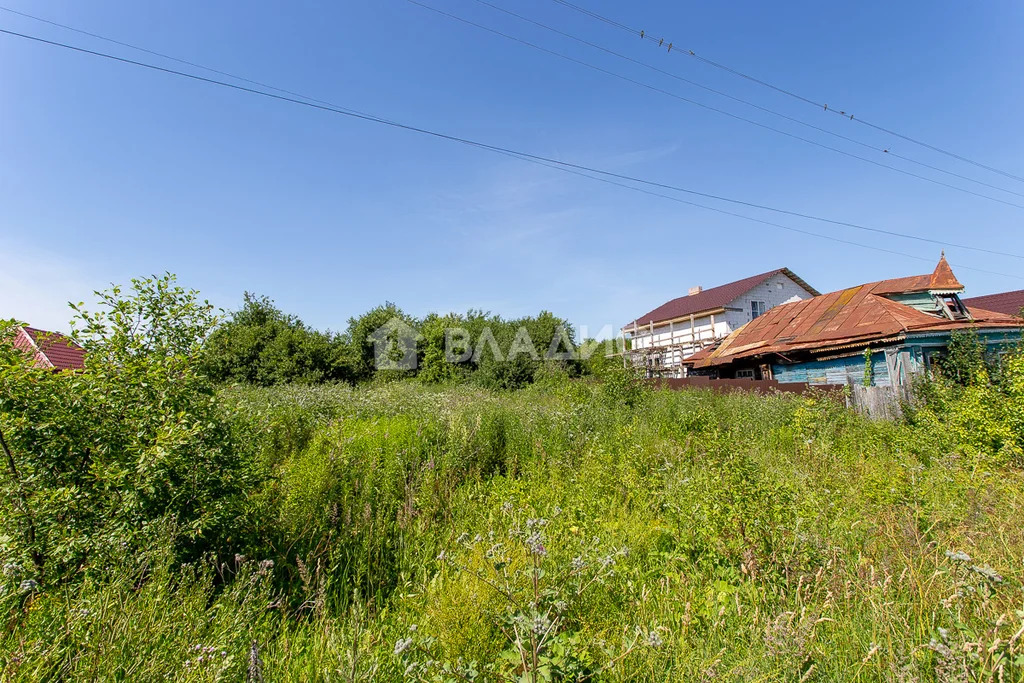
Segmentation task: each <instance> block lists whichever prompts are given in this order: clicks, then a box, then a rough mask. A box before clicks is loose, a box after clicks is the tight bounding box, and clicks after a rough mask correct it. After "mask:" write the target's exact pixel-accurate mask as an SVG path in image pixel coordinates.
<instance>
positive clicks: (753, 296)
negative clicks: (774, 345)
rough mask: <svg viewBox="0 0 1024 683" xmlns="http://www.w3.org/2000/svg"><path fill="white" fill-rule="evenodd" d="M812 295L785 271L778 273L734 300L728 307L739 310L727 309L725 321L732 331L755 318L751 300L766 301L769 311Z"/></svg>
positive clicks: (766, 307) (766, 308)
mask: <svg viewBox="0 0 1024 683" xmlns="http://www.w3.org/2000/svg"><path fill="white" fill-rule="evenodd" d="M812 296H813V295H812V294H811V293H810V292H808V291H807V290H806V289H804V288H803V287H801V286H800V285H798V284H797V283H795V282H793V281H792V280H790V279H789V278H788V277H787V276H786V275H785V274H784V273H776V274H775V275H773V276H771V277H770V278H768V279H767V280H765V281H764V282H763V283H762V284H760V285H758V286H756V287H754V288H753V289H751V290H750V291H749V292H747V293H745V294H744V295H743V296H741V297H739V298H738V299H735V300H733V301H732V302H731V303H730V304H729V306H728V308H729V309H739V310H727V311H726V312H725V314H724V315H725V321H726V322H727V323H728V325H729V328H730V329H729V331H730V332H732V331H733V330H735V329H737V328H739V327H741V326H742V325H746V324H747V323H749V322H750V321H751V320H753V318H752V317H751V313H750V302H751V301H763V302H765V310H766V311H767V310H769V309H772V308H775V307H776V306H781V305H782V304H785V303H789V302H791V301H797V300H800V299H810V298H811V297H812Z"/></svg>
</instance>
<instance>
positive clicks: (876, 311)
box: [685, 256, 1024, 386]
mask: <svg viewBox="0 0 1024 683" xmlns="http://www.w3.org/2000/svg"><path fill="white" fill-rule="evenodd" d="M963 289H964V287H963V285H962V284H960V282H959V281H958V280H957V278H956V276H955V275H954V274H953V271H952V269H951V268H950V266H949V263H947V262H946V258H945V256H943V257H942V258H941V259H940V260H939V263H938V265H937V266H936V267H935V270H934V272H932V273H931V274H928V275H915V276H911V277H903V278H897V279H892V280H882V281H880V282H872V283H868V284H863V285H858V286H856V287H851V288H849V289H844V290H841V291H838V292H830V293H828V294H822V295H820V296H815V297H813V298H810V299H806V300H803V301H797V302H793V303H787V304H784V305H781V306H778V307H776V308H774V309H772V310H770V311H768V312H767V313H766V314H765V315H763V316H760V317H758V318H757V319H755V320H752V321H750V322H749V323H747V324H746V325H744V326H743V327H741V328H739V329H737V330H735V331H734V332H732V333H731V334H730V335H729V336H728V337H726V338H725V339H723V340H722V341H721V342H719V343H717V344H716V345H715V346H714V347H709V348H707V349H704V350H702V351H701V352H699V353H696V354H694V355H693V356H691V357H690V358H688V359H686V361H685V362H686V364H687V365H689V367H690V368H691V372H693V373H695V374H703V375H711V376H713V377H722V378H726V377H754V378H756V379H762V378H764V379H776V380H778V381H780V382H808V383H810V384H862V383H864V377H865V373H868V374H869V380H870V383H872V384H874V385H879V386H905V385H907V384H909V381H910V378H911V377H912V376H913V375H914V374H916V373H918V372H921V371H923V370H926V369H927V368H929V367H930V365H931V363H932V362H933V361H934V360H935V357H936V356H937V355H938V354H942V353H944V352H945V350H946V348H947V345H948V343H949V338H950V335H951V334H952V333H953V331H955V330H965V329H973V330H975V331H976V332H977V335H978V337H979V339H980V340H981V341H982V342H983V343H984V344H985V345H986V346H987V347H988V348H989V349H990V350H992V351H993V352H1000V351H1002V350H1005V349H1007V348H1009V347H1010V346H1012V345H1014V344H1016V343H1017V342H1018V341H1019V340H1020V339H1021V328H1022V325H1024V323H1022V321H1021V320H1020V319H1019V318H1014V317H1011V316H1008V315H1006V314H1003V313H998V312H995V311H987V310H985V309H983V308H980V307H968V306H966V305H965V304H964V303H963V301H961V299H960V293H961V292H962V291H963ZM868 368H870V370H869V369H868Z"/></svg>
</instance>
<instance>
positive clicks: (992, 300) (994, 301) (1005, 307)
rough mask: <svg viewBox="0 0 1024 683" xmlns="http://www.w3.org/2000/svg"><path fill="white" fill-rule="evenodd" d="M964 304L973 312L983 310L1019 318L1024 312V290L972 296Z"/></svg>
mask: <svg viewBox="0 0 1024 683" xmlns="http://www.w3.org/2000/svg"><path fill="white" fill-rule="evenodd" d="M963 302H964V305H965V306H967V310H969V311H972V312H973V311H974V309H975V308H983V309H985V310H986V311H997V312H999V313H1004V314H1006V315H1016V316H1019V315H1020V312H1021V310H1024V289H1018V290H1017V291H1015V292H1002V293H1000V294H986V295H985V296H972V297H971V298H969V299H964V300H963Z"/></svg>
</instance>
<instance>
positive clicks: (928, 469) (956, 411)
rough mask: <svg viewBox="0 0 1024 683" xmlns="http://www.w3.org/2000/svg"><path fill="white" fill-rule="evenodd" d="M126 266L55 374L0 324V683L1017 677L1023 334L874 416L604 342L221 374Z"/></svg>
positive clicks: (189, 299) (1023, 493) (206, 316)
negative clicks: (281, 379)
mask: <svg viewBox="0 0 1024 683" xmlns="http://www.w3.org/2000/svg"><path fill="white" fill-rule="evenodd" d="M133 286H134V289H135V295H134V296H133V297H124V296H121V295H119V293H118V291H116V290H115V291H114V292H112V293H110V294H109V295H108V298H107V300H106V301H107V310H106V312H104V313H101V314H88V313H82V314H81V315H80V317H79V321H80V323H81V324H82V325H83V326H84V327H83V329H81V330H80V332H79V338H84V339H86V340H89V339H92V342H91V343H90V342H88V341H87V342H86V343H87V350H88V355H87V357H86V367H85V369H84V370H83V371H81V372H75V373H72V372H60V373H54V372H51V371H49V370H45V369H39V368H35V367H33V365H32V363H31V362H30V359H28V358H27V357H26V356H25V354H23V353H20V352H18V351H17V350H16V349H15V348H14V347H13V346H11V345H10V344H0V437H2V438H0V442H2V443H0V450H2V452H3V458H4V463H3V466H2V467H0V493H2V495H0V513H2V514H0V566H2V571H0V613H2V614H3V615H4V619H5V628H4V630H3V633H2V635H0V678H2V679H3V680H10V681H36V680H139V681H155V680H168V679H170V680H183V681H239V680H245V681H250V682H256V681H268V682H269V681H290V680H294V681H310V680H325V681H389V680H393V681H400V680H401V681H404V680H417V681H425V682H426V681H430V682H439V681H444V682H446V681H516V682H517V683H537V682H538V681H681V680H684V681H691V680H692V681H712V680H722V679H727V680H761V681H800V682H805V681H832V680H843V681H848V680H854V681H998V682H1000V683H1002V682H1003V681H1014V680H1022V678H1024V652H1022V648H1024V644H1022V639H1024V592H1022V585H1021V580H1022V569H1024V567H1022V561H1024V532H1022V529H1024V486H1022V484H1024V477H1022V473H1021V467H1022V465H1024V450H1022V448H1024V356H1022V355H1020V354H1017V355H1011V356H1009V357H1008V358H1007V359H1006V362H1005V363H1003V364H1002V365H1001V366H1000V367H998V368H995V370H996V371H997V372H996V373H995V374H992V375H990V374H989V370H988V368H987V367H986V366H985V364H984V363H980V362H977V363H976V362H972V363H971V364H964V365H963V372H960V373H959V374H956V375H954V373H949V374H950V376H955V377H956V379H957V381H956V382H947V381H943V380H941V378H939V379H937V380H935V381H933V382H932V383H931V384H930V385H928V386H925V387H922V390H921V392H920V396H921V400H920V401H919V402H918V403H916V404H915V405H908V406H905V407H904V418H903V419H901V420H900V421H897V422H885V421H871V420H869V419H867V418H864V417H862V416H859V415H857V414H855V413H854V412H851V411H850V410H848V409H847V408H846V407H845V405H844V401H843V399H842V396H840V395H838V394H835V393H832V394H822V395H809V396H793V395H767V396H762V395H753V394H732V395H727V396H723V395H716V394H713V393H710V392H706V391H681V392H672V391H667V390H656V389H654V388H652V387H651V386H649V385H647V384H645V383H643V382H640V381H638V380H637V379H636V378H635V377H633V376H632V375H631V374H630V373H629V372H627V371H625V370H622V369H621V368H620V367H618V366H617V365H616V364H615V363H611V364H607V363H606V364H604V365H603V366H600V367H595V368H592V371H591V372H589V373H581V372H579V371H578V370H579V368H577V369H576V370H577V371H576V372H574V373H570V372H568V371H566V368H562V369H561V370H560V369H558V368H557V367H555V368H549V367H547V366H545V367H543V368H542V369H541V368H532V369H531V372H532V374H531V375H530V381H529V382H527V383H517V384H516V385H515V386H516V387H517V388H509V387H508V386H505V385H502V384H500V383H498V384H496V383H494V382H492V381H490V380H491V379H493V377H494V376H498V375H501V376H506V375H508V373H512V374H514V375H516V376H519V374H518V373H519V370H522V369H523V368H518V369H517V368H512V369H511V370H509V369H508V368H504V366H497V365H496V366H495V367H494V368H492V370H493V372H491V373H490V374H487V373H484V375H483V376H484V379H486V380H488V381H486V382H473V381H467V378H461V379H460V378H458V377H447V375H446V374H445V373H440V374H438V373H433V374H430V373H428V374H426V375H423V376H417V377H415V378H412V379H409V378H406V379H401V378H400V376H399V375H396V374H391V375H388V377H386V378H374V379H372V380H370V381H366V382H362V383H360V384H358V385H357V386H352V385H349V384H342V383H338V384H330V383H321V384H306V385H298V384H281V385H273V386H265V387H259V386H253V385H249V384H240V385H235V386H232V385H224V384H214V383H213V382H212V381H211V380H210V378H209V377H208V376H207V375H206V374H204V371H203V370H201V366H202V363H201V362H200V361H201V359H202V353H203V340H204V338H205V336H206V335H207V334H208V333H209V330H211V329H213V328H214V323H215V320H214V318H213V315H212V311H211V309H210V307H209V305H207V304H204V303H201V302H199V301H198V299H197V298H196V296H195V293H193V292H189V291H186V290H182V289H180V288H177V287H176V286H175V285H174V284H173V279H172V278H164V279H159V280H154V279H149V280H141V281H136V282H135V283H134V285H133ZM140 320H142V321H144V323H145V324H140V323H139V321H140ZM12 329H13V324H11V323H0V338H7V337H9V336H10V331H11V330H12ZM353 338H356V337H353ZM350 341H351V339H349V340H348V342H346V343H349V342H350ZM314 346H315V345H314ZM315 348H317V349H319V348H320V347H319V346H315ZM354 348H355V349H356V351H358V352H359V353H362V352H363V351H366V350H367V349H365V348H361V347H359V346H358V345H356V346H355V347H354ZM356 357H357V358H362V356H360V355H358V354H356ZM353 367H354V366H353ZM502 368H504V369H502ZM528 369H530V368H528ZM506 370H508V372H506ZM513 371H514V372H513ZM502 373H505V375H502ZM442 375H443V377H441V376H442ZM439 377H441V379H440V380H439V379H438V378H439ZM470 379H471V378H470ZM441 380H443V381H441Z"/></svg>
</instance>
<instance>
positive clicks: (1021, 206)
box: [406, 0, 1024, 209]
mask: <svg viewBox="0 0 1024 683" xmlns="http://www.w3.org/2000/svg"><path fill="white" fill-rule="evenodd" d="M406 2H408V3H410V4H413V5H416V6H418V7H422V8H423V9H426V10H429V11H431V12H434V13H436V14H439V15H441V16H443V17H447V18H449V19H452V20H454V21H458V22H461V23H463V24H466V25H468V26H473V27H475V28H478V29H481V30H483V31H487V32H489V33H493V34H494V35H497V36H501V37H502V38H505V39H507V40H511V41H513V42H516V43H519V44H521V45H524V46H526V47H529V48H532V49H534V50H539V51H540V52H545V53H547V54H549V55H552V56H555V57H559V58H560V59H564V60H566V61H569V62H573V63H574V64H579V65H580V66H585V67H587V68H588V69H593V70H594V71H598V72H600V73H603V74H606V75H608V76H612V77H613V78H618V79H619V80H622V81H625V82H627V83H632V84H633V85H636V86H639V87H641V88H645V89H647V90H651V91H653V92H657V93H661V94H662V95H668V96H669V97H672V98H674V99H677V100H680V101H682V102H686V103H688V104H692V105H694V106H697V107H700V108H702V109H706V110H708V111H713V112H716V113H718V114H722V115H724V116H728V117H729V118H732V119H736V120H737V121H743V122H744V123H749V124H750V125H752V126H757V127H758V128H763V129H765V130H769V131H771V132H773V133H777V134H779V135H784V136H786V137H788V138H793V139H794V140H799V141H801V142H805V143H807V144H809V145H814V146H815V147H820V148H822V149H826V150H829V151H831V152H835V153H837V154H841V155H843V156H847V157H850V158H851V159H858V160H860V161H863V162H866V163H869V164H872V165H874V166H878V167H880V168H887V169H889V170H891V171H895V172H897V173H902V174H903V175H906V176H910V177H911V178H917V179H919V180H924V181H926V182H929V183H934V184H935V185H940V186H942V187H946V188H949V189H951V190H956V191H958V192H963V193H965V194H969V195H972V196H975V197H980V198H981V199H988V200H990V201H993V202H998V203H999V204H1005V205H1006V206H1012V207H1014V208H1017V209H1024V204H1017V203H1016V202H1011V201H1008V200H1006V199H1000V198H999V197H993V196H992V195H988V194H983V193H981V192H975V191H974V190H969V189H967V188H965V187H959V186H958V185H951V184H950V183H946V182H943V181H941V180H936V179H935V178H929V177H928V176H924V175H921V174H920V173H914V172H913V171H908V170H906V169H903V168H899V167H897V166H891V165H889V164H884V163H882V162H880V161H876V160H874V159H869V158H868V157H864V156H861V155H859V154H854V153H853V152H848V151H846V150H844V149H840V148H838V147H833V146H831V145H826V144H825V143H823V142H818V141H817V140H812V139H810V138H805V137H803V136H801V135H796V134H795V133H790V132H789V131H786V130H782V129H781V128H775V127H774V126H769V125H768V124H766V123H761V122H760V121H755V120H754V119H748V118H747V117H745V116H740V115H739V114H734V113H733V112H731V111H728V110H725V109H720V108H718V107H715V106H713V105H710V104H706V103H704V102H700V101H698V100H694V99H690V98H689V97H685V96H683V95H680V94H679V93H675V92H672V91H671V90H665V89H664V88H660V87H658V86H656V85H651V84H650V83H645V82H643V81H640V80H637V79H635V78H632V77H630V76H625V75H623V74H620V73H617V72H615V71H611V70H609V69H605V68H604V67H600V66H597V65H596V64H591V63H590V62H587V61H585V60H582V59H577V58H576V57H572V56H570V55H566V54H563V53H561V52H558V51H557V50H551V49H549V48H546V47H543V46H542V45H538V44H536V43H531V42H530V41H528V40H524V39H522V38H517V37H516V36H513V35H510V34H508V33H504V32H503V31H499V30H498V29H495V28H491V27H490V26H485V25H484V24H480V23H477V22H475V21H472V20H471V19H466V18H464V17H460V16H459V15H457V14H453V13H451V12H448V11H446V10H442V9H439V8H437V7H434V6H432V5H428V4H426V3H424V2H420V1H419V0H406ZM997 189H1002V188H997Z"/></svg>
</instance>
